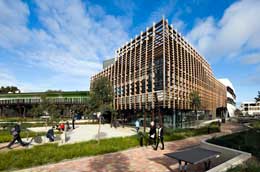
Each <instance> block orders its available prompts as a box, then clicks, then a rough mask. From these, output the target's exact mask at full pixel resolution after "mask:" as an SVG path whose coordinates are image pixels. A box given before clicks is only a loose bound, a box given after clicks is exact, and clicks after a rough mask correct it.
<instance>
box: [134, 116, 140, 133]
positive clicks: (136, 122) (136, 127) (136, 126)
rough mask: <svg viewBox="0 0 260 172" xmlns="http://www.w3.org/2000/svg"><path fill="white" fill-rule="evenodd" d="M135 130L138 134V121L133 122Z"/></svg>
mask: <svg viewBox="0 0 260 172" xmlns="http://www.w3.org/2000/svg"><path fill="white" fill-rule="evenodd" d="M135 129H136V132H137V133H138V131H139V129H140V122H139V120H138V119H137V120H136V121H135Z"/></svg>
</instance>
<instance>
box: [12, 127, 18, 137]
mask: <svg viewBox="0 0 260 172" xmlns="http://www.w3.org/2000/svg"><path fill="white" fill-rule="evenodd" d="M11 134H12V135H13V136H16V135H17V134H18V132H17V131H16V128H15V127H13V128H12V129H11Z"/></svg>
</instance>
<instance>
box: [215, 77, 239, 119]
mask: <svg viewBox="0 0 260 172" xmlns="http://www.w3.org/2000/svg"><path fill="white" fill-rule="evenodd" d="M218 80H219V81H220V82H221V83H222V84H223V85H225V86H226V88H227V114H226V117H227V118H229V117H234V116H235V110H236V109H237V108H236V94H235V89H234V86H233V84H232V83H231V81H230V80H229V79H227V78H222V79H218Z"/></svg>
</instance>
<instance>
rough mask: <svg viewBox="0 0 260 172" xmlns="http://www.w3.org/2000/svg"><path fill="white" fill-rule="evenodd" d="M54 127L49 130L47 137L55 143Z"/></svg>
mask: <svg viewBox="0 0 260 172" xmlns="http://www.w3.org/2000/svg"><path fill="white" fill-rule="evenodd" d="M53 129H54V127H52V128H51V129H49V130H48V131H47V134H46V137H47V138H48V139H49V141H50V142H54V138H55V137H54V130H53Z"/></svg>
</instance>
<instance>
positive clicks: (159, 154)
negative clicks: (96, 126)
mask: <svg viewBox="0 0 260 172" xmlns="http://www.w3.org/2000/svg"><path fill="white" fill-rule="evenodd" d="M242 129H243V127H242V126H240V125H238V124H231V123H227V124H224V125H222V132H221V133H217V134H216V133H215V134H211V135H203V136H198V137H191V138H187V139H184V140H179V141H173V142H167V143H166V144H165V145H166V146H165V150H160V149H159V150H158V151H154V150H153V149H152V148H151V147H141V148H134V149H129V150H126V151H121V152H116V153H110V154H105V155H99V156H93V157H85V158H79V159H74V160H68V161H64V162H60V163H57V164H50V165H45V166H39V167H34V168H31V169H25V170H20V171H19V172H88V171H90V172H92V171H95V172H146V171H147V172H177V171H178V170H177V168H178V163H177V162H176V161H175V160H173V159H171V158H168V157H166V156H164V154H165V153H169V152H174V151H176V150H180V149H183V148H186V147H193V146H196V145H198V144H199V143H200V141H201V140H202V139H206V138H211V137H213V136H220V135H225V134H230V133H233V132H237V131H240V130H242ZM190 168H191V169H192V170H191V171H197V172H200V171H202V170H201V169H203V166H202V165H197V166H190Z"/></svg>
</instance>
